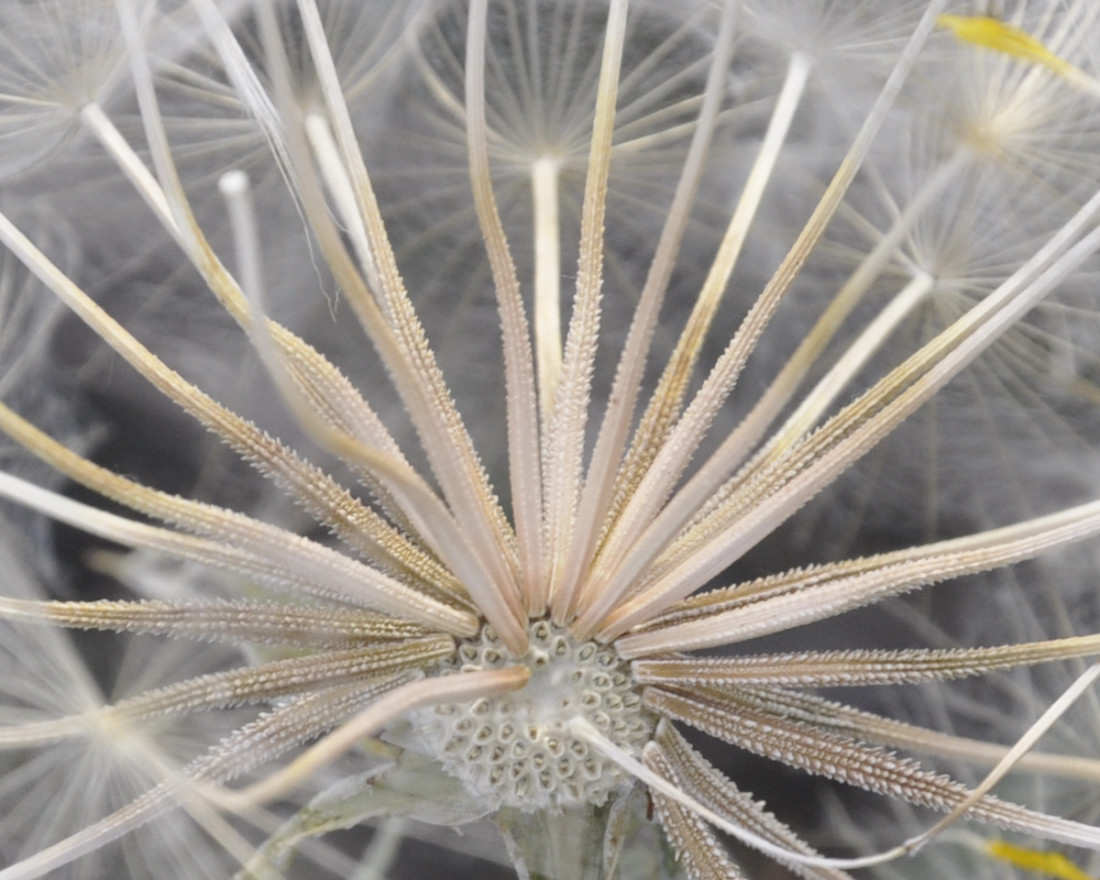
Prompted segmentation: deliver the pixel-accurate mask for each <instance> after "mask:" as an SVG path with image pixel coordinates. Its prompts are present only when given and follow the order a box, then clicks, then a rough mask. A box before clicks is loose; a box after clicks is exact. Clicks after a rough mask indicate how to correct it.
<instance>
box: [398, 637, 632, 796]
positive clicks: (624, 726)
mask: <svg viewBox="0 0 1100 880" xmlns="http://www.w3.org/2000/svg"><path fill="white" fill-rule="evenodd" d="M528 633H529V636H530V648H529V650H528V652H527V653H526V654H525V655H524V656H523V657H520V658H515V657H512V656H511V654H510V652H509V651H508V649H507V647H505V646H504V645H503V644H502V643H501V641H500V639H499V638H497V636H496V634H495V633H494V632H493V630H492V627H488V626H487V627H485V628H483V629H482V631H481V633H480V634H479V635H478V636H477V637H476V638H474V639H469V640H467V641H465V642H463V643H462V644H460V646H459V648H458V650H457V651H456V653H455V656H454V658H453V659H450V660H448V661H447V662H446V663H445V664H444V665H443V668H442V671H443V673H444V674H447V673H454V672H474V671H479V670H483V669H500V668H503V667H504V666H506V665H512V664H515V663H522V664H523V665H525V666H526V667H527V668H528V669H529V670H530V671H531V678H530V681H529V682H528V684H527V685H526V687H524V688H523V690H521V691H517V692H515V693H511V694H506V695H504V696H500V697H492V698H484V697H483V698H481V699H478V700H476V701H474V702H471V703H467V704H454V703H445V704H442V705H439V706H435V707H433V708H431V709H426V710H422V711H420V712H418V713H416V715H414V716H413V717H412V718H411V719H410V720H411V723H412V727H413V730H414V731H416V733H415V738H416V739H417V740H418V741H419V744H420V746H421V748H422V749H423V750H424V751H425V752H426V753H427V754H430V755H433V756H434V757H435V758H437V759H438V760H439V761H440V763H441V765H442V767H443V769H444V770H445V771H446V772H447V773H450V774H451V775H453V776H455V777H457V778H458V779H460V780H462V782H463V783H464V784H465V785H466V787H467V789H468V790H469V792H470V794H471V795H472V796H474V797H475V798H477V800H478V802H479V803H484V804H486V805H492V806H493V807H494V808H496V807H499V806H501V805H504V806H509V807H516V808H518V809H520V810H521V811H523V812H532V811H534V810H551V811H560V810H562V809H563V808H571V807H578V806H581V805H582V804H595V805H597V806H598V805H601V804H603V803H604V802H605V801H606V800H607V798H608V796H609V795H610V794H611V792H612V791H614V790H615V789H617V788H620V787H622V786H624V785H626V784H628V783H629V779H628V777H627V776H626V774H624V773H623V771H622V770H620V769H619V767H618V766H616V765H615V764H612V763H611V762H609V761H607V760H606V759H605V758H604V757H603V756H602V755H600V754H599V753H597V752H595V751H594V750H593V749H591V748H590V747H589V746H588V745H587V744H586V743H585V742H584V741H582V740H579V739H577V738H576V737H575V736H574V735H573V733H572V732H571V731H570V728H569V723H570V721H572V720H573V719H575V718H583V719H585V720H586V721H588V722H589V723H591V724H593V725H594V726H595V727H596V729H597V730H599V731H600V732H601V733H602V734H603V735H604V736H606V737H608V738H609V739H610V740H611V741H612V742H614V743H615V744H616V745H617V746H619V747H620V748H622V749H623V750H624V751H626V752H628V753H629V754H632V755H634V756H635V757H637V756H638V755H640V754H641V750H642V747H643V746H644V745H645V744H646V742H648V741H649V740H650V739H651V738H652V736H653V728H654V720H653V718H652V717H651V716H650V714H649V713H648V712H646V711H645V710H644V709H643V708H642V698H641V693H640V689H639V688H638V687H637V685H636V684H635V683H634V681H633V677H632V676H631V674H630V670H629V667H628V666H627V664H626V663H624V662H623V661H622V659H621V658H620V657H619V656H618V654H617V653H616V651H615V649H614V648H613V647H611V646H609V645H601V644H599V643H598V642H594V641H578V640H577V639H575V638H574V637H573V636H572V635H571V634H570V633H569V631H568V630H566V629H563V628H560V627H557V626H555V625H554V624H553V623H551V622H550V621H548V620H538V621H534V622H532V623H531V625H530V626H529V627H528Z"/></svg>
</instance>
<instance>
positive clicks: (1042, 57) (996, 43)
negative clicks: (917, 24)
mask: <svg viewBox="0 0 1100 880" xmlns="http://www.w3.org/2000/svg"><path fill="white" fill-rule="evenodd" d="M936 24H938V25H939V26H940V27H942V28H948V29H949V30H951V31H953V32H954V34H955V36H956V37H958V38H959V39H960V40H965V41H966V42H967V43H974V44H975V45H976V46H983V47H985V48H986V49H992V50H993V51H994V52H1003V53H1004V54H1006V55H1011V56H1012V57H1013V58H1019V59H1021V60H1023V61H1031V62H1033V63H1034V64H1041V65H1043V67H1047V68H1049V69H1050V70H1053V71H1054V72H1055V73H1057V74H1059V75H1060V76H1065V77H1072V76H1073V75H1074V74H1075V73H1077V68H1076V67H1074V66H1073V65H1072V64H1070V63H1069V62H1068V61H1066V60H1065V59H1064V58H1059V57H1058V56H1057V55H1055V54H1054V53H1053V52H1051V51H1050V50H1049V49H1048V48H1047V47H1046V46H1044V45H1043V44H1042V43H1041V42H1040V41H1039V40H1037V39H1036V38H1035V37H1033V36H1031V34H1029V33H1027V31H1022V30H1020V29H1019V28H1018V27H1013V26H1012V25H1010V24H1006V23H1005V22H1003V21H998V20H997V19H995V18H988V17H986V16H983V15H941V16H939V17H938V18H937V19H936Z"/></svg>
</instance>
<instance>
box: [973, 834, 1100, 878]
mask: <svg viewBox="0 0 1100 880" xmlns="http://www.w3.org/2000/svg"><path fill="white" fill-rule="evenodd" d="M985 848H986V850H987V851H988V853H989V854H990V855H991V856H993V858H995V859H1000V860H1001V861H1004V862H1008V863H1009V864H1010V865H1015V866H1016V867H1017V868H1023V869H1024V870H1025V871H1035V872H1037V873H1039V874H1045V875H1047V876H1048V877H1056V878H1058V880H1093V878H1091V877H1090V876H1089V875H1088V874H1086V873H1085V872H1084V871H1082V870H1081V869H1080V868H1078V867H1077V866H1076V865H1075V864H1073V862H1071V861H1070V860H1069V859H1068V858H1066V856H1065V855H1063V854H1062V853H1060V852H1041V851H1040V850H1037V849H1031V848H1030V847H1026V846H1016V845H1015V844H1012V843H1009V842H1008V841H1005V840H991V841H989V842H988V843H987V844H986V847H985Z"/></svg>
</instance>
